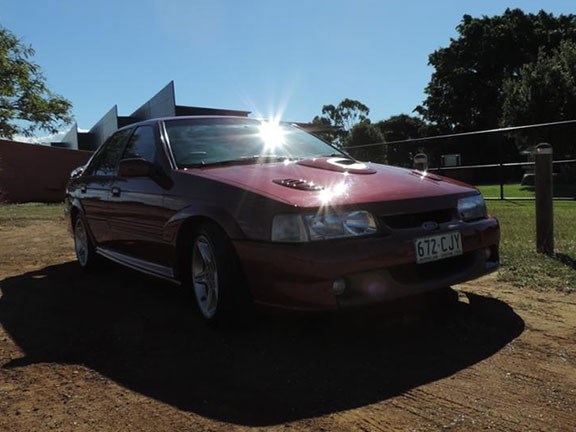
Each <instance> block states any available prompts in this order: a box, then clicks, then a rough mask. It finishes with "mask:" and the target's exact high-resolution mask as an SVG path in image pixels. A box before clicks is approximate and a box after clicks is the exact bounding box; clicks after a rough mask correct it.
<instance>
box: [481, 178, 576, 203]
mask: <svg viewBox="0 0 576 432" xmlns="http://www.w3.org/2000/svg"><path fill="white" fill-rule="evenodd" d="M477 187H478V189H479V190H480V192H482V195H483V196H484V197H485V198H500V185H499V184H495V185H481V186H477ZM554 196H555V197H557V198H574V199H576V185H574V184H565V183H559V182H558V183H557V184H556V183H555V184H554ZM504 198H505V199H510V198H532V199H533V198H534V188H533V187H529V186H522V185H521V184H520V183H512V184H505V185H504Z"/></svg>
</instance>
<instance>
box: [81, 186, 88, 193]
mask: <svg viewBox="0 0 576 432" xmlns="http://www.w3.org/2000/svg"><path fill="white" fill-rule="evenodd" d="M86 191H87V189H86V185H82V186H80V192H82V193H86Z"/></svg>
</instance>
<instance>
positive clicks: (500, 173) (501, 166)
mask: <svg viewBox="0 0 576 432" xmlns="http://www.w3.org/2000/svg"><path fill="white" fill-rule="evenodd" d="M497 143H498V164H499V167H498V179H499V181H500V201H504V162H503V155H502V146H503V145H504V137H500V139H499V140H498V141H497Z"/></svg>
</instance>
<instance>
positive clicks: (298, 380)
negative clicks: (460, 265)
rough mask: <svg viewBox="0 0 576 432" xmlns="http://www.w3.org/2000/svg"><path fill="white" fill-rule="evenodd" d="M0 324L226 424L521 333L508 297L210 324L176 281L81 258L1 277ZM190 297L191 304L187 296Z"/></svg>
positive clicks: (303, 407)
mask: <svg viewBox="0 0 576 432" xmlns="http://www.w3.org/2000/svg"><path fill="white" fill-rule="evenodd" d="M0 289H1V291H2V298H1V299H0V323H1V324H2V325H3V327H4V329H5V330H6V331H7V332H8V333H9V334H10V336H11V337H12V338H13V340H14V341H15V342H16V343H17V344H18V345H19V347H20V348H21V349H22V350H23V351H24V353H25V356H24V357H22V358H19V359H15V360H12V361H11V362H9V363H7V364H5V365H3V367H4V368H17V367H24V366H26V365H28V364H33V363H38V362H55V363H72V364H83V365H86V366H87V367H90V368H92V369H94V370H96V371H98V372H99V373H101V374H103V375H105V376H107V377H109V378H111V379H113V380H115V381H116V382H118V383H119V384H121V385H123V386H125V387H127V388H129V389H131V390H133V391H137V392H139V393H141V394H144V395H146V396H149V397H153V398H155V399H157V400H160V401H162V402H165V403H168V404H171V405H173V406H175V407H178V408H179V409H183V410H187V411H191V412H195V413H198V414H200V415H202V416H206V417H210V418H213V419H217V420H220V421H225V422H232V423H235V424H241V425H249V426H264V425H274V424H280V423H283V422H289V421H293V420H297V419H302V418H307V417H312V416H318V415H324V414H330V413H334V412H338V411H341V410H347V409H351V408H355V407H360V406H364V405H367V404H372V403H376V402H380V401H383V400H385V399H387V398H390V397H392V396H395V395H398V394H401V393H403V392H406V391H409V390H410V389H413V388H415V387H417V386H420V385H423V384H426V383H430V382H432V381H435V380H438V379H441V378H445V377H448V376H450V375H453V374H455V373H457V372H458V371H460V370H462V369H465V368H467V367H469V366H471V365H473V364H475V363H478V362H480V361H481V360H483V359H486V358H488V357H490V356H491V355H493V354H494V353H496V352H498V351H499V350H500V349H502V348H503V347H504V346H505V345H506V344H508V343H509V342H510V341H512V340H513V339H515V338H516V337H518V336H519V335H520V334H521V333H522V331H523V330H524V322H523V320H522V319H521V318H520V317H519V316H518V315H516V313H514V311H513V310H512V309H511V308H510V307H509V306H508V305H507V304H505V303H503V302H501V301H499V300H496V299H493V298H488V297H482V296H479V295H475V294H470V293H467V294H466V296H467V302H459V303H457V304H455V305H453V306H454V307H453V308H451V312H450V313H449V314H447V313H444V312H442V313H437V314H435V313H432V314H427V315H426V316H424V317H423V318H421V319H419V320H414V321H411V322H410V323H408V324H407V323H406V322H404V323H402V322H400V321H399V320H390V319H387V318H383V317H382V316H378V314H374V313H361V314H334V315H323V316H314V317H306V316H292V317H281V316H265V317H262V318H260V320H259V322H257V323H256V324H253V325H251V326H245V327H243V328H236V329H232V330H226V331H224V330H216V329H212V328H210V327H207V326H206V325H204V324H203V322H202V321H201V319H200V318H199V317H198V314H197V313H196V312H195V310H194V308H193V306H192V303H191V301H188V300H190V299H188V298H187V296H186V295H185V294H184V293H183V291H182V290H180V289H179V288H177V287H175V286H173V285H171V284H168V283H164V282H162V281H158V280H156V279H153V278H149V277H146V276H143V275H140V274H137V273H134V272H129V271H125V270H122V269H118V268H116V267H113V268H111V269H110V270H108V271H106V272H102V273H99V274H94V275H86V274H84V273H82V271H81V270H80V269H79V267H78V266H77V264H76V263H74V262H70V263H65V264H61V265H55V266H51V267H46V268H43V269H41V270H38V271H34V272H29V273H25V274H22V275H18V276H14V277H9V278H6V279H4V280H2V281H0ZM185 299H186V301H185Z"/></svg>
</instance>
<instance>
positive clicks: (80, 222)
mask: <svg viewBox="0 0 576 432" xmlns="http://www.w3.org/2000/svg"><path fill="white" fill-rule="evenodd" d="M74 249H75V251H76V258H77V259H78V263H79V264H80V267H82V268H83V269H84V270H92V269H93V268H96V267H97V265H98V256H97V255H96V250H95V248H94V245H93V244H92V240H91V239H90V235H89V234H88V228H87V227H86V223H85V222H84V219H82V216H78V217H77V218H76V222H75V224H74Z"/></svg>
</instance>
